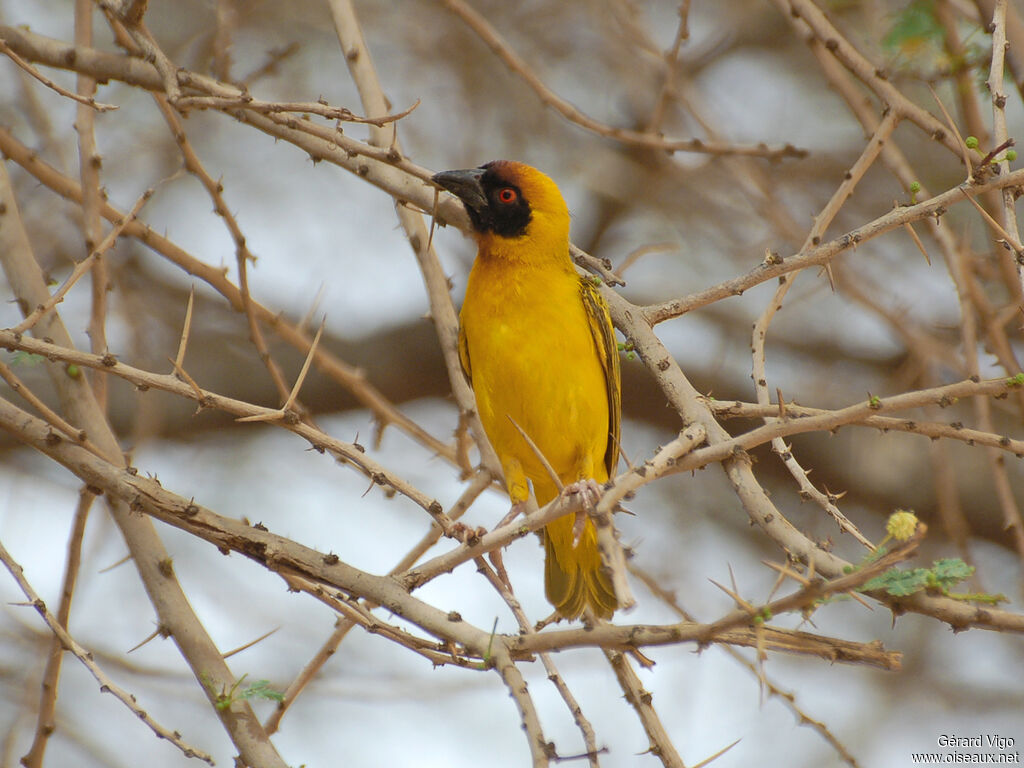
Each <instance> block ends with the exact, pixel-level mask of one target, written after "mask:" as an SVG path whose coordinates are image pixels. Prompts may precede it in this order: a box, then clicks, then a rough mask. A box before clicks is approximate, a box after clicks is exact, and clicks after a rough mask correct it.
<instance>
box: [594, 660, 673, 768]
mask: <svg viewBox="0 0 1024 768" xmlns="http://www.w3.org/2000/svg"><path fill="white" fill-rule="evenodd" d="M604 655H605V658H606V659H608V663H609V664H610V665H611V667H612V670H613V671H614V672H615V677H616V679H617V680H618V681H619V687H620V688H622V692H623V694H625V698H626V701H628V702H629V704H630V706H632V707H633V709H634V710H635V711H636V714H637V717H639V718H640V723H641V724H642V725H643V727H644V732H645V733H646V734H647V739H648V741H649V742H650V746H649V747H648V748H647V751H649V752H650V753H651V754H652V755H654V756H655V757H657V758H658V759H659V760H661V764H662V765H664V766H665V768H686V765H685V763H683V759H682V758H681V757H680V756H679V753H678V752H677V751H676V748H675V746H674V745H673V744H672V739H671V738H669V735H668V731H666V730H665V726H664V725H662V722H661V718H660V717H658V713H657V711H656V710H655V709H654V704H653V703H652V701H653V696H651V694H650V693H649V692H648V691H646V690H644V686H643V684H642V683H641V682H640V678H639V677H637V675H636V672H635V671H634V670H633V666H632V665H631V664H630V663H629V659H628V658H627V657H626V654H624V653H621V652H619V651H609V650H607V649H606V650H605V652H604Z"/></svg>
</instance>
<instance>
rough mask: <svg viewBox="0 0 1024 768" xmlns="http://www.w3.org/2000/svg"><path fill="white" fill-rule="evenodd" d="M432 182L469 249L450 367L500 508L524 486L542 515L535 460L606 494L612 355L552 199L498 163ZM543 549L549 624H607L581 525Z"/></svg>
mask: <svg viewBox="0 0 1024 768" xmlns="http://www.w3.org/2000/svg"><path fill="white" fill-rule="evenodd" d="M433 181H434V182H435V183H436V184H438V185H439V186H441V187H443V188H444V189H446V190H448V191H449V192H451V193H452V194H453V195H455V196H456V197H458V198H459V199H460V200H462V202H463V204H464V205H465V206H466V211H467V213H469V219H470V221H471V222H472V225H473V230H474V235H475V237H476V241H477V246H478V250H477V255H476V261H475V262H474V264H473V269H472V271H471V272H470V275H469V284H468V285H467V287H466V298H465V301H464V302H463V304H462V312H461V315H460V328H459V357H460V359H461V361H462V368H463V370H464V371H465V373H466V376H467V377H468V378H469V380H470V383H471V384H472V386H473V392H474V394H475V395H476V405H477V410H478V412H479V414H480V420H481V422H482V423H483V427H484V430H485V431H486V432H487V437H488V439H489V440H490V442H491V445H492V446H493V447H494V450H495V452H496V453H497V454H498V458H499V460H500V461H501V464H502V469H503V471H504V473H505V483H506V486H507V488H508V494H509V497H510V498H511V499H512V502H513V504H521V503H523V502H525V501H526V500H527V498H528V497H529V486H528V484H527V483H528V482H529V483H532V484H533V491H534V495H535V496H536V498H537V503H538V504H540V505H544V504H547V503H548V502H549V501H551V500H552V499H554V498H555V497H556V496H557V495H558V487H557V485H556V484H555V482H554V481H553V480H552V478H551V476H550V474H549V473H548V471H547V470H546V469H545V467H544V465H543V462H542V461H541V460H540V459H539V458H538V457H537V451H539V452H540V453H541V454H542V455H543V456H544V458H545V459H546V460H547V462H548V463H549V464H550V465H551V467H552V469H553V470H554V472H555V474H557V475H558V479H559V480H560V481H561V483H562V484H563V485H564V486H570V485H571V484H574V483H577V482H579V481H596V482H597V483H603V482H605V481H606V480H607V479H608V477H609V476H610V475H612V474H614V470H615V466H616V464H617V463H618V450H619V423H620V415H619V400H620V394H619V392H620V389H619V356H618V349H617V345H616V343H615V335H614V332H613V330H612V323H611V318H610V317H609V315H608V307H607V305H606V304H605V301H604V299H602V298H601V295H600V293H599V292H598V290H597V288H596V286H595V285H593V284H592V283H591V282H590V281H588V280H586V279H583V278H581V277H580V276H579V274H578V273H577V272H576V269H575V268H574V267H573V263H572V259H571V258H570V257H569V209H568V208H567V207H566V204H565V200H564V199H562V194H561V192H559V191H558V187H557V186H556V185H555V182H553V181H552V180H551V179H550V178H548V177H547V176H545V175H544V174H543V173H541V172H540V171H538V170H537V169H535V168H531V167H530V166H528V165H523V164H522V163H515V162H510V161H506V160H498V161H495V162H492V163H487V164H486V165H483V166H481V167H480V168H473V169H469V170H460V171H444V172H443V173H438V174H436V175H435V176H434V177H433ZM520 429H522V431H523V432H525V433H526V434H527V435H528V436H529V438H530V439H531V440H532V441H533V443H534V445H535V446H536V448H537V451H535V450H534V449H533V448H532V447H531V446H530V444H529V442H528V441H527V440H526V439H525V438H524V437H523V435H522V433H521V432H520ZM584 485H586V484H584ZM590 485H591V486H592V485H593V483H592V482H591V483H590ZM585 498H586V497H585ZM574 529H575V530H574ZM544 542H545V550H546V563H545V570H544V585H545V592H546V593H547V598H548V600H549V601H550V602H551V604H552V605H554V606H555V608H556V610H557V611H558V614H559V615H560V616H562V617H563V618H567V619H574V618H577V617H578V616H580V615H581V614H583V613H584V611H585V610H586V609H588V608H589V609H590V611H591V612H592V613H593V614H594V615H595V616H598V617H600V618H609V617H611V615H612V613H613V612H614V611H615V609H616V607H617V605H618V603H617V601H616V598H615V592H614V590H613V588H612V584H611V581H610V580H609V579H608V577H607V576H606V575H605V573H604V572H603V571H602V570H601V557H600V553H599V552H598V548H597V532H596V530H595V527H594V524H593V522H592V521H591V520H590V518H586V519H585V521H584V523H583V526H582V530H581V529H580V527H579V526H578V525H576V524H575V518H574V516H573V515H572V514H568V515H566V516H565V517H562V518H559V519H558V520H555V521H554V522H553V523H550V524H549V525H548V526H547V527H546V528H545V529H544Z"/></svg>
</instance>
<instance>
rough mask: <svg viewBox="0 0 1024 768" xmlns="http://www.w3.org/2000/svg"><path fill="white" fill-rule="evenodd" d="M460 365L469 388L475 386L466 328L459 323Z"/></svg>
mask: <svg viewBox="0 0 1024 768" xmlns="http://www.w3.org/2000/svg"><path fill="white" fill-rule="evenodd" d="M459 363H461V364H462V372H463V373H464V374H465V375H466V381H468V382H469V386H471V387H472V386H473V375H472V373H471V372H470V367H469V342H467V341H466V328H465V326H463V325H462V323H461V322H460V323H459Z"/></svg>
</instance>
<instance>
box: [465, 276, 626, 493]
mask: <svg viewBox="0 0 1024 768" xmlns="http://www.w3.org/2000/svg"><path fill="white" fill-rule="evenodd" d="M580 294H581V295H582V297H583V307H584V309H586V311H587V319H588V320H589V321H590V333H591V334H592V335H593V337H594V344H595V345H596V346H597V352H598V354H599V355H600V357H601V366H602V367H603V368H604V378H605V387H606V391H607V393H608V432H609V438H610V439H609V440H608V449H607V450H606V452H605V456H604V462H605V466H606V467H607V469H608V477H609V478H612V477H614V476H615V467H616V465H618V463H619V433H620V428H621V419H622V416H621V399H622V395H621V391H622V386H621V382H620V373H619V347H618V344H617V343H616V341H615V330H614V329H613V328H612V318H611V315H610V314H609V313H608V304H607V303H606V302H605V300H604V298H602V296H601V293H600V291H599V290H598V288H597V286H596V285H595V284H594V283H593V282H591V279H590V278H589V277H582V278H580ZM468 365H469V363H468V360H467V361H466V362H463V367H466V368H467V369H468Z"/></svg>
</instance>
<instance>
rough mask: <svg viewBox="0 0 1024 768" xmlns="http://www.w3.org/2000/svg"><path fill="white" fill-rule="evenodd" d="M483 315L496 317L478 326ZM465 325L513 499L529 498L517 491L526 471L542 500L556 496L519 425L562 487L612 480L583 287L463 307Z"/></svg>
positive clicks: (601, 384)
mask: <svg viewBox="0 0 1024 768" xmlns="http://www.w3.org/2000/svg"><path fill="white" fill-rule="evenodd" d="M491 298H492V299H493V298H495V297H493V296H492V297H491ZM477 312H486V313H488V314H491V313H494V314H493V315H492V316H491V317H490V318H489V320H488V321H487V322H480V320H481V318H480V317H479V316H477ZM463 322H464V328H465V333H466V341H467V345H468V351H469V358H470V360H471V361H472V362H471V364H472V377H473V389H474V392H475V393H476V400H477V408H478V410H479V413H480V418H481V421H482V423H483V426H484V429H485V430H486V432H487V436H488V438H489V439H490V441H491V444H492V445H493V446H494V449H495V451H496V452H497V453H498V457H499V459H500V460H501V461H502V464H503V465H504V469H505V474H506V480H507V481H508V483H509V490H510V492H511V493H512V495H513V497H519V496H522V497H524V498H525V488H516V487H515V485H516V482H517V475H518V474H520V473H519V471H518V468H520V467H521V474H522V475H525V478H526V479H529V480H530V481H531V482H532V483H533V485H534V491H535V494H536V496H537V500H538V502H540V503H541V504H544V503H546V502H547V501H549V500H550V499H551V498H553V497H554V495H555V493H556V490H555V485H554V483H553V482H552V481H551V480H550V476H549V473H548V472H547V470H546V469H545V468H544V466H543V464H542V462H541V461H540V459H539V458H537V455H536V452H535V451H534V450H532V449H531V448H530V446H529V444H528V443H527V441H526V440H525V439H524V438H523V436H522V435H521V434H520V432H519V430H518V429H517V428H516V425H517V424H518V425H519V427H521V428H522V429H523V431H525V432H526V434H527V435H529V437H530V439H531V440H532V441H533V442H534V444H535V445H536V447H537V448H538V449H539V451H540V452H541V453H542V454H543V455H544V457H545V458H546V459H547V461H548V463H550V464H551V466H552V468H553V469H554V470H555V473H556V474H557V475H558V477H559V480H561V482H562V483H563V484H567V483H571V482H574V481H575V480H579V479H581V478H595V479H596V480H598V481H599V482H602V481H604V480H606V479H607V472H606V470H605V467H604V455H605V450H606V447H607V445H608V439H609V425H608V395H607V384H606V380H605V372H604V368H603V367H602V365H601V362H600V358H599V355H598V351H597V348H596V344H595V342H594V339H593V336H592V334H591V330H590V325H589V323H588V320H587V317H586V313H585V310H584V308H583V304H582V301H581V299H580V298H579V294H578V288H577V289H576V290H575V291H573V292H570V293H568V295H567V296H563V297H558V296H553V295H551V294H550V293H549V292H548V293H546V295H544V296H540V297H538V301H536V302H530V301H528V300H525V299H524V298H523V297H522V296H518V297H516V299H515V300H514V302H504V303H503V305H502V304H499V305H497V306H495V305H493V303H492V306H489V307H488V306H478V307H474V306H472V305H470V306H465V307H464V308H463ZM518 480H519V482H520V484H521V483H522V481H523V480H522V478H521V477H519V478H518ZM514 500H516V501H519V500H521V499H520V498H514Z"/></svg>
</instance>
